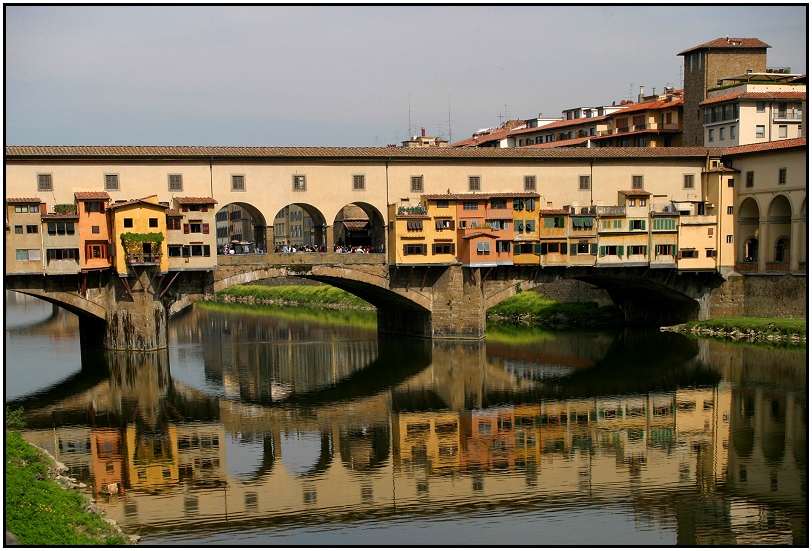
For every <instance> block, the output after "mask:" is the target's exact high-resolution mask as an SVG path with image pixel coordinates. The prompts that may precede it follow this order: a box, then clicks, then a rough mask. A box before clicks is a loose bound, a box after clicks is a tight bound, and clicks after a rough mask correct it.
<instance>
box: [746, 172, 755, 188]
mask: <svg viewBox="0 0 812 551" xmlns="http://www.w3.org/2000/svg"><path fill="white" fill-rule="evenodd" d="M755 183H756V173H755V172H753V171H752V170H750V171H748V172H747V174H745V180H744V187H753V186H754V185H755Z"/></svg>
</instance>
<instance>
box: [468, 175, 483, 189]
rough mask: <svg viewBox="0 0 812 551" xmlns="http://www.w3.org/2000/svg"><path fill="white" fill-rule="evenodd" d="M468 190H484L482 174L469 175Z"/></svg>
mask: <svg viewBox="0 0 812 551" xmlns="http://www.w3.org/2000/svg"><path fill="white" fill-rule="evenodd" d="M468 191H482V177H481V176H468Z"/></svg>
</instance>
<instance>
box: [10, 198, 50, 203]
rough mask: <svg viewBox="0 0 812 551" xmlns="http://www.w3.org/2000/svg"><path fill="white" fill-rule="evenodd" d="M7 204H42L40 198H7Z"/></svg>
mask: <svg viewBox="0 0 812 551" xmlns="http://www.w3.org/2000/svg"><path fill="white" fill-rule="evenodd" d="M6 203H42V199H40V198H39V197H7V198H6Z"/></svg>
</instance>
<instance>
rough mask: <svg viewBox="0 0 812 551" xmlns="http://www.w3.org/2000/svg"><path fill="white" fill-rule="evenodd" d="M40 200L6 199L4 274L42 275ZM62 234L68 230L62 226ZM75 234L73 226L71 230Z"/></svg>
mask: <svg viewBox="0 0 812 551" xmlns="http://www.w3.org/2000/svg"><path fill="white" fill-rule="evenodd" d="M43 214H45V203H43V202H41V201H40V199H39V197H30V198H24V197H23V198H8V199H6V273H15V274H41V273H42V268H43V265H42V235H41V229H42V228H41V225H42V215H43ZM61 227H62V233H63V234H64V233H66V231H67V230H66V228H67V226H65V225H64V223H63V225H62V226H61ZM69 229H70V232H71V234H73V233H74V231H75V230H74V228H73V224H71V226H70V228H69Z"/></svg>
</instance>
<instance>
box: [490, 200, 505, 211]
mask: <svg viewBox="0 0 812 551" xmlns="http://www.w3.org/2000/svg"><path fill="white" fill-rule="evenodd" d="M491 208H492V209H506V208H507V199H491Z"/></svg>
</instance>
